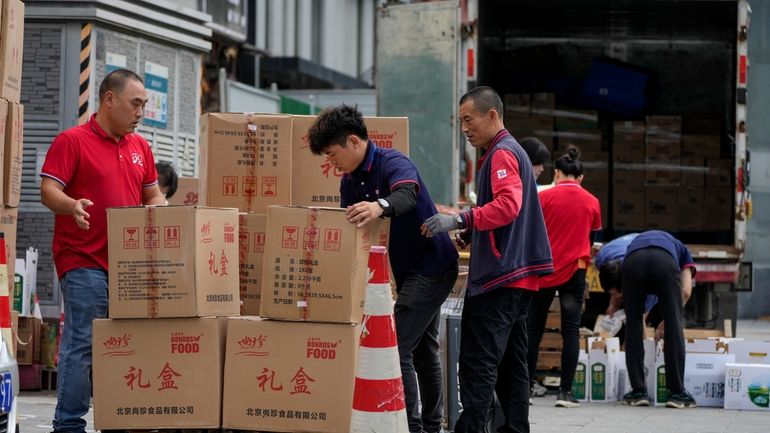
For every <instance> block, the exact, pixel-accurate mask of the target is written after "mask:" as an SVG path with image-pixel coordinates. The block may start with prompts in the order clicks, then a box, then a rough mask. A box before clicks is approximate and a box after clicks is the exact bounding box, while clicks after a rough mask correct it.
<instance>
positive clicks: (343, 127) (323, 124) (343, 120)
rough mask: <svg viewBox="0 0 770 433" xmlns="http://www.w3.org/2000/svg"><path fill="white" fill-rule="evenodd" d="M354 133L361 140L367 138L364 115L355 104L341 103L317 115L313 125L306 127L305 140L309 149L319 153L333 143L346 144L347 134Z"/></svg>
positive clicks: (343, 145)
mask: <svg viewBox="0 0 770 433" xmlns="http://www.w3.org/2000/svg"><path fill="white" fill-rule="evenodd" d="M351 134H353V135H355V136H357V137H359V138H361V139H362V140H368V139H369V132H368V131H367V130H366V124H365V123H364V116H363V114H361V112H360V111H358V107H357V106H353V107H351V106H350V105H345V104H342V105H340V106H337V107H329V108H327V109H325V110H324V111H322V112H321V114H319V115H318V118H317V119H316V120H315V122H313V125H312V126H311V127H310V129H308V132H307V141H308V144H309V145H310V151H311V152H313V153H314V154H316V155H321V154H322V153H324V152H325V151H326V149H327V148H329V147H330V146H333V145H335V144H339V145H340V146H342V147H345V146H347V143H346V140H345V139H346V138H347V137H348V135H351Z"/></svg>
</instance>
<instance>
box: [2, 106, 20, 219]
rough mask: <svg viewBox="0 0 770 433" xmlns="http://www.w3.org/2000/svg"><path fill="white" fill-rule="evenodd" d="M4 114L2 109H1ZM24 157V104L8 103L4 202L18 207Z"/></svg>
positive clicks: (4, 152) (3, 177) (4, 150)
mask: <svg viewBox="0 0 770 433" xmlns="http://www.w3.org/2000/svg"><path fill="white" fill-rule="evenodd" d="M0 115H2V110H0ZM23 157H24V106H23V105H20V104H15V103H13V102H10V103H8V117H7V120H6V122H5V145H4V149H3V160H4V163H3V169H2V173H3V176H2V179H3V195H2V197H3V203H4V204H5V206H10V207H18V206H19V200H20V198H21V160H22V158H23Z"/></svg>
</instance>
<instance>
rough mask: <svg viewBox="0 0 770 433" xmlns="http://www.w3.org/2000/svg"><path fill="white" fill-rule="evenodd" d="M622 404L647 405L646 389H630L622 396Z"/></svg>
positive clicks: (648, 403) (648, 399)
mask: <svg viewBox="0 0 770 433" xmlns="http://www.w3.org/2000/svg"><path fill="white" fill-rule="evenodd" d="M623 404H625V405H627V406H649V405H650V397H649V396H648V395H647V391H631V392H627V393H626V395H624V396H623Z"/></svg>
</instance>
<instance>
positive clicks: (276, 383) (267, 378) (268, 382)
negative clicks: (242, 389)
mask: <svg viewBox="0 0 770 433" xmlns="http://www.w3.org/2000/svg"><path fill="white" fill-rule="evenodd" d="M279 376H280V374H279V372H277V371H275V370H271V369H269V368H265V367H263V368H262V373H261V374H259V375H258V376H257V382H258V383H257V386H258V387H259V389H261V390H262V392H268V391H272V392H279V391H283V382H282V381H281V379H280V378H279ZM286 376H288V375H285V376H284V377H286ZM289 382H290V383H291V384H292V387H291V388H289V389H287V391H288V392H289V394H290V395H295V394H307V395H312V394H313V392H312V389H311V386H310V385H311V383H312V382H315V379H314V378H313V377H312V376H310V375H309V374H308V373H307V371H305V367H303V366H300V367H299V368H298V369H297V371H296V372H294V373H293V374H292V376H291V379H289Z"/></svg>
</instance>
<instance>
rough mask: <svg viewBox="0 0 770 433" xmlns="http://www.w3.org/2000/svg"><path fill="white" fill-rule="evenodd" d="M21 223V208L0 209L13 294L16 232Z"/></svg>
mask: <svg viewBox="0 0 770 433" xmlns="http://www.w3.org/2000/svg"><path fill="white" fill-rule="evenodd" d="M18 222H19V208H17V207H3V208H0V232H3V233H4V234H5V257H6V259H7V260H8V288H9V289H10V290H11V294H13V290H15V281H14V280H15V279H16V232H17V228H18Z"/></svg>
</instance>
